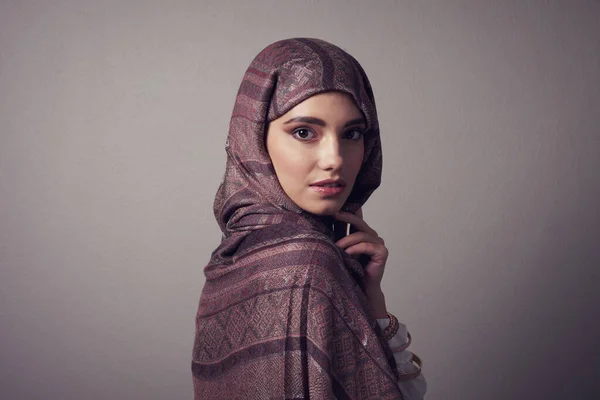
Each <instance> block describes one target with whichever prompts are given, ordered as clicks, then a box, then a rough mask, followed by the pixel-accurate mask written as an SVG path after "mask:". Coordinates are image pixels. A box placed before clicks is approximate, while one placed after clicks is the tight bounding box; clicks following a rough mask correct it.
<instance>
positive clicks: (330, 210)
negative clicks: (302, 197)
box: [302, 204, 343, 217]
mask: <svg viewBox="0 0 600 400" xmlns="http://www.w3.org/2000/svg"><path fill="white" fill-rule="evenodd" d="M342 206H343V204H327V205H325V204H323V205H318V206H316V205H312V207H302V209H303V210H304V211H308V212H309V213H311V214H315V215H318V216H321V217H325V216H332V215H334V214H335V213H337V212H338V211H340V210H341V209H342Z"/></svg>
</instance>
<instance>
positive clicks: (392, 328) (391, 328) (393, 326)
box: [383, 312, 400, 340]
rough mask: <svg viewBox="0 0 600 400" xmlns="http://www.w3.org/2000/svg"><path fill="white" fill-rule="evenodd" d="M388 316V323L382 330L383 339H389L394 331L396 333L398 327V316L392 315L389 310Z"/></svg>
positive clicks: (393, 334) (394, 334)
mask: <svg viewBox="0 0 600 400" xmlns="http://www.w3.org/2000/svg"><path fill="white" fill-rule="evenodd" d="M387 315H388V318H389V319H390V324H389V325H388V326H387V328H385V329H384V330H383V337H384V338H385V340H390V339H391V338H393V337H394V336H396V333H398V329H399V328H400V324H399V323H398V318H396V317H394V316H393V315H392V314H390V313H389V312H388V313H387Z"/></svg>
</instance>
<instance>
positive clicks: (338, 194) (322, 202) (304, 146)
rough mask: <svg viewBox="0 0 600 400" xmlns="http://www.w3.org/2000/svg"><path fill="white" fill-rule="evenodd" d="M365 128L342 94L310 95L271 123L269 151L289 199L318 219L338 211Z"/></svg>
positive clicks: (361, 149) (358, 161)
mask: <svg viewBox="0 0 600 400" xmlns="http://www.w3.org/2000/svg"><path fill="white" fill-rule="evenodd" d="M365 130H366V121H365V120H364V117H363V115H362V113H361V111H360V110H359V109H358V107H357V106H356V104H355V103H354V100H353V99H352V97H350V96H349V95H347V94H345V93H340V92H327V93H321V94H317V95H314V96H312V97H309V98H308V99H306V100H304V101H303V102H302V103H300V104H298V105H296V107H294V108H292V109H291V110H290V111H288V112H287V113H286V114H284V115H283V116H281V117H279V118H277V119H276V120H273V121H272V122H271V123H270V124H269V128H268V130H267V151H268V152H269V155H270V157H271V161H272V163H273V167H274V168H275V172H276V173H277V178H278V180H279V183H280V184H281V187H282V188H283V190H284V191H285V193H286V194H287V195H288V196H289V197H290V199H292V200H293V201H294V203H296V204H297V205H298V206H299V207H300V208H302V209H303V210H305V211H308V212H310V213H313V214H317V215H332V214H334V213H336V212H337V211H339V210H340V209H341V208H342V206H343V205H344V203H345V201H346V199H347V198H348V196H349V195H350V192H351V191H352V186H353V185H354V181H355V179H356V176H357V175H358V171H359V170H360V167H361V164H362V161H363V156H364V138H363V133H364V132H365ZM323 181H325V182H323Z"/></svg>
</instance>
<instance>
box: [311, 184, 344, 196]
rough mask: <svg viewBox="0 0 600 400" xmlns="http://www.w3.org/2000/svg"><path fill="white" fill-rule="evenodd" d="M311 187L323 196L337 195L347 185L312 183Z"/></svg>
mask: <svg viewBox="0 0 600 400" xmlns="http://www.w3.org/2000/svg"><path fill="white" fill-rule="evenodd" d="M310 188H311V189H312V190H314V191H315V192H316V193H318V194H320V195H322V196H337V195H339V194H341V193H342V192H343V191H344V189H345V186H320V185H311V186H310Z"/></svg>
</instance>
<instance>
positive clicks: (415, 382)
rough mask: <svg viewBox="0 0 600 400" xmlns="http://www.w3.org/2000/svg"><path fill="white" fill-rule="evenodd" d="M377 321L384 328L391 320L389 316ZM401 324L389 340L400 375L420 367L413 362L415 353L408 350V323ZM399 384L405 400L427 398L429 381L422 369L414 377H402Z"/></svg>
mask: <svg viewBox="0 0 600 400" xmlns="http://www.w3.org/2000/svg"><path fill="white" fill-rule="evenodd" d="M377 323H378V324H379V327H380V328H381V329H382V330H383V329H385V328H387V327H388V325H389V324H390V320H389V318H383V319H378V320H377ZM399 325H400V326H399V328H398V332H397V333H396V335H394V337H393V338H391V339H390V340H388V344H389V346H390V349H391V350H392V352H394V359H395V360H396V365H397V367H398V373H400V375H402V374H410V373H412V372H415V371H417V370H418V369H419V367H417V366H416V365H415V364H413V362H412V360H413V353H411V352H410V351H408V350H406V344H407V342H408V330H407V329H406V325H404V324H402V323H399ZM402 348H404V349H402ZM394 350H396V351H394ZM398 385H399V387H400V391H401V392H402V394H403V395H404V399H405V400H422V399H424V398H425V393H426V392H427V382H426V381H425V377H424V376H423V372H422V371H421V373H420V374H419V375H417V376H416V377H415V378H413V379H410V380H402V379H400V381H399V382H398Z"/></svg>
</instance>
